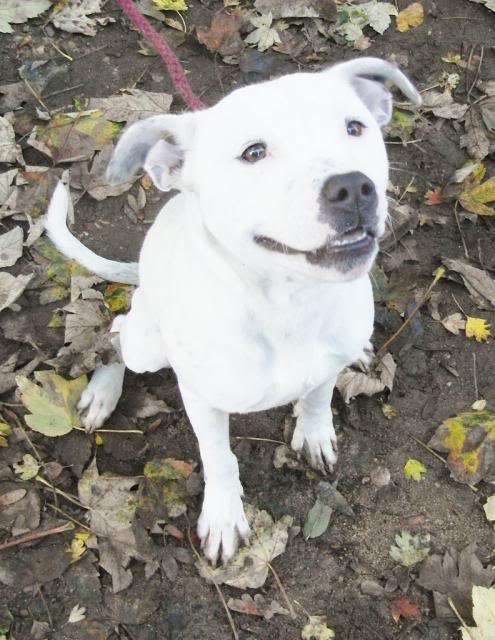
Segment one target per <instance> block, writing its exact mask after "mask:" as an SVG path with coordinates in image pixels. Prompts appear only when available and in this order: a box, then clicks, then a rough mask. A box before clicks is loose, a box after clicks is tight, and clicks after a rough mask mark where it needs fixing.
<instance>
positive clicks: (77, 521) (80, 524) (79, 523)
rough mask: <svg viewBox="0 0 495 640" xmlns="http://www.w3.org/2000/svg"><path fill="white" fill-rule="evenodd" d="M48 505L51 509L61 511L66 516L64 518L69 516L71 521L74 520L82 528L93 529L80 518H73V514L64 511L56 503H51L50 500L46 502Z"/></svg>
mask: <svg viewBox="0 0 495 640" xmlns="http://www.w3.org/2000/svg"><path fill="white" fill-rule="evenodd" d="M46 506H47V507H50V509H53V510H54V511H56V512H57V513H60V515H62V516H64V518H67V520H70V521H71V522H73V523H74V524H77V526H78V527H81V529H86V531H91V529H90V528H89V527H88V526H87V525H85V524H83V523H82V522H80V521H79V520H76V519H75V518H73V517H72V516H71V515H69V514H68V513H66V512H65V511H62V509H60V508H59V507H57V506H56V505H54V504H51V503H50V502H47V503H46Z"/></svg>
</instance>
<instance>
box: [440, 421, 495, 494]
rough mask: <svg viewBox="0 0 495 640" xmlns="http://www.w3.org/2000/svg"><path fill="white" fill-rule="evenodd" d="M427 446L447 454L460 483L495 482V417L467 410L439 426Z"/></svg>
mask: <svg viewBox="0 0 495 640" xmlns="http://www.w3.org/2000/svg"><path fill="white" fill-rule="evenodd" d="M428 446H430V447H432V448H433V449H435V450H436V451H440V452H441V453H448V454H449V455H448V457H447V467H448V468H449V470H450V472H451V474H452V477H453V478H454V479H455V480H457V481H458V482H464V483H466V484H477V483H478V482H479V481H480V480H483V479H486V480H493V479H495V456H494V451H495V414H494V413H493V412H492V411H490V410H489V409H485V410H484V411H466V412H465V413H461V414H459V415H458V416H454V417H452V418H448V419H447V420H445V421H444V422H442V424H441V425H440V426H439V427H438V429H437V430H436V432H435V434H434V435H433V437H432V438H431V440H430V442H429V443H428Z"/></svg>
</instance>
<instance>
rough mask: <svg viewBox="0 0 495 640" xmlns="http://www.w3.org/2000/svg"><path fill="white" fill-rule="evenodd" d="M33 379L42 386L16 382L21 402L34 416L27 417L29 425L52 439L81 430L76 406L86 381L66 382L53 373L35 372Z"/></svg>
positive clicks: (19, 378)
mask: <svg viewBox="0 0 495 640" xmlns="http://www.w3.org/2000/svg"><path fill="white" fill-rule="evenodd" d="M34 377H35V378H36V380H37V382H39V383H40V385H41V386H39V385H37V384H35V383H34V382H31V381H30V380H28V379H27V378H25V377H24V376H17V378H16V382H17V386H18V387H19V390H20V392H21V401H22V403H23V405H24V406H25V407H26V409H28V411H30V412H31V413H30V414H28V415H26V416H24V420H25V421H26V424H27V425H29V426H30V427H31V429H32V430H33V431H38V432H39V433H43V434H44V435H45V436H49V437H55V436H63V435H65V434H66V433H69V432H70V431H72V429H73V427H80V426H81V420H80V417H79V413H78V411H77V409H76V405H77V403H78V401H79V398H80V397H81V393H82V391H83V389H84V388H85V387H86V385H87V384H88V379H87V377H86V376H80V377H79V378H76V379H75V380H66V379H65V378H62V376H59V375H57V374H56V373H54V372H53V371H36V373H35V374H34Z"/></svg>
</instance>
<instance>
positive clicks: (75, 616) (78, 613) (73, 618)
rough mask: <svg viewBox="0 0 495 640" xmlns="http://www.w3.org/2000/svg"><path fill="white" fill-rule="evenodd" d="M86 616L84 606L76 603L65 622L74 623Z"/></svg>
mask: <svg viewBox="0 0 495 640" xmlns="http://www.w3.org/2000/svg"><path fill="white" fill-rule="evenodd" d="M85 617H86V608H85V607H80V606H79V605H78V604H76V605H74V606H73V607H72V609H71V612H70V615H69V619H68V620H67V622H68V623H69V624H74V623H76V622H81V620H84V618H85Z"/></svg>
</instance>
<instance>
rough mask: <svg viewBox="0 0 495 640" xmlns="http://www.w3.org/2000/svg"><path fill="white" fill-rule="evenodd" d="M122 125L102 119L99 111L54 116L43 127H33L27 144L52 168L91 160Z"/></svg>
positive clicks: (116, 133) (117, 132)
mask: <svg viewBox="0 0 495 640" xmlns="http://www.w3.org/2000/svg"><path fill="white" fill-rule="evenodd" d="M121 129H122V124H121V123H118V122H112V121H111V120H108V119H107V118H105V117H104V116H103V114H102V112H101V111H99V110H98V109H96V110H94V111H78V112H76V113H57V114H55V115H54V116H53V118H52V119H51V121H50V122H49V123H48V124H47V125H45V126H39V125H38V126H35V127H34V129H33V131H32V133H31V135H30V136H29V138H28V141H27V142H28V144H29V145H31V146H32V147H34V148H35V149H37V150H38V151H40V152H41V153H43V154H44V155H46V156H48V157H49V158H52V160H53V161H54V163H55V164H60V163H66V162H80V161H81V160H90V159H91V158H92V157H93V154H94V153H95V151H101V150H102V149H103V148H104V147H105V146H106V145H107V144H108V143H109V142H111V141H112V140H113V139H114V138H115V137H116V136H117V135H118V134H119V132H120V131H121Z"/></svg>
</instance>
